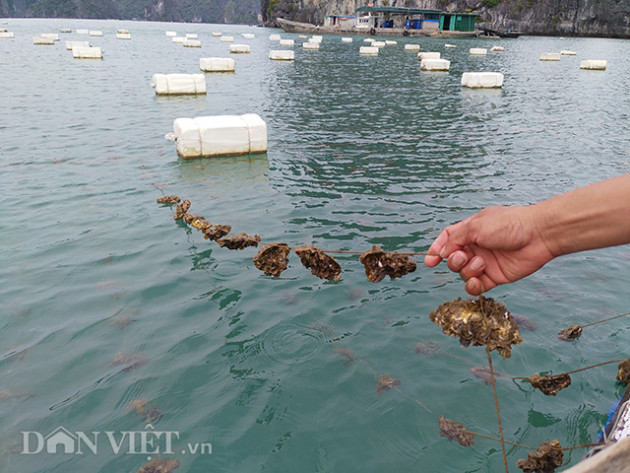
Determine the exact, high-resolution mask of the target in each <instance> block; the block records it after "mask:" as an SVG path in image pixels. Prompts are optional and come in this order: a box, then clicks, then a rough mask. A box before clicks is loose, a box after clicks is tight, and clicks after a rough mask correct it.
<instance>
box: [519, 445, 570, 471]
mask: <svg viewBox="0 0 630 473" xmlns="http://www.w3.org/2000/svg"><path fill="white" fill-rule="evenodd" d="M563 456H564V454H563V453H562V447H561V446H560V443H559V442H558V441H557V440H552V441H551V442H543V443H541V444H540V446H539V447H538V448H537V449H536V453H532V452H527V460H523V459H520V460H519V461H518V462H516V466H518V467H519V468H520V469H521V470H523V472H524V473H553V472H554V471H555V470H556V468H558V467H560V466H562V457H563Z"/></svg>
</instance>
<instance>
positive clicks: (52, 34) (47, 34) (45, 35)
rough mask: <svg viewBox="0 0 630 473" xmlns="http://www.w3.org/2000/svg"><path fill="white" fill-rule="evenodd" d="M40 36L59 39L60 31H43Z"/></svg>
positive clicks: (54, 39)
mask: <svg viewBox="0 0 630 473" xmlns="http://www.w3.org/2000/svg"><path fill="white" fill-rule="evenodd" d="M40 36H41V37H42V38H48V39H52V40H53V41H59V33H42V34H40Z"/></svg>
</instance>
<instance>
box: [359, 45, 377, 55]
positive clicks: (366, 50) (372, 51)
mask: <svg viewBox="0 0 630 473" xmlns="http://www.w3.org/2000/svg"><path fill="white" fill-rule="evenodd" d="M378 49H379V48H377V47H376V46H361V47H360V48H359V54H362V55H364V56H378Z"/></svg>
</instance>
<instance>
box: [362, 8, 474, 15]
mask: <svg viewBox="0 0 630 473" xmlns="http://www.w3.org/2000/svg"><path fill="white" fill-rule="evenodd" d="M357 12H358V13H360V12H372V13H399V14H401V15H467V16H479V13H455V12H445V11H442V10H429V9H425V8H399V7H359V8H357Z"/></svg>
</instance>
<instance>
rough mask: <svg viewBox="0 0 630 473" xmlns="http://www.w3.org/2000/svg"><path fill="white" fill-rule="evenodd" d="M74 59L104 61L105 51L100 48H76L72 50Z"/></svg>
mask: <svg viewBox="0 0 630 473" xmlns="http://www.w3.org/2000/svg"><path fill="white" fill-rule="evenodd" d="M72 57H74V58H75V59H103V50H102V49H101V48H99V47H87V48H86V47H82V46H75V47H74V48H72Z"/></svg>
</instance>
